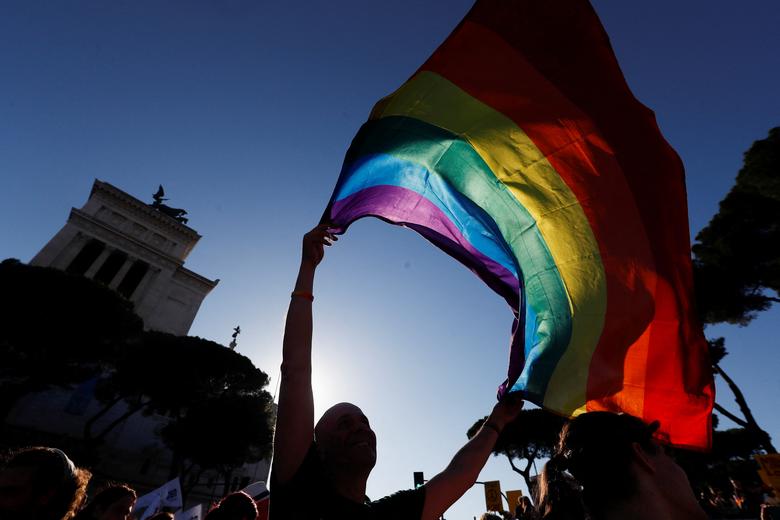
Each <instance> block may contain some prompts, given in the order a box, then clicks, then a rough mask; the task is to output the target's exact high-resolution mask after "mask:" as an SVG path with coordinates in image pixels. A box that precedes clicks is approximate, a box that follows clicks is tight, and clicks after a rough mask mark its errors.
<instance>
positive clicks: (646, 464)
mask: <svg viewBox="0 0 780 520" xmlns="http://www.w3.org/2000/svg"><path fill="white" fill-rule="evenodd" d="M631 456H632V457H633V459H634V462H636V463H637V464H638V465H639V467H640V468H642V469H644V470H645V471H648V472H649V473H655V464H653V460H652V458H651V456H650V454H649V453H647V452H646V451H645V449H644V448H642V445H641V444H639V443H638V442H632V443H631Z"/></svg>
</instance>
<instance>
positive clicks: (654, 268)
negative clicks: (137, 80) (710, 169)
mask: <svg viewBox="0 0 780 520" xmlns="http://www.w3.org/2000/svg"><path fill="white" fill-rule="evenodd" d="M368 215H371V216H375V217H379V218H381V219H384V220H386V221H389V222H391V223H394V224H399V225H403V226H406V227H409V228H411V229H413V230H415V231H417V232H418V233H420V234H421V235H422V236H423V237H425V238H426V239H428V240H429V241H431V242H432V243H433V244H435V245H436V246H437V247H439V248H441V249H442V250H443V251H445V252H447V253H448V254H450V255H452V256H453V257H454V258H456V259H458V260H459V261H460V262H462V263H463V264H465V265H466V266H467V267H468V268H469V269H471V270H472V271H473V272H474V273H476V274H477V276H479V277H480V278H481V279H482V280H483V281H484V282H485V283H486V284H487V285H488V286H489V287H490V288H492V289H493V290H494V291H495V292H496V293H498V294H499V295H501V296H502V297H503V298H504V299H505V300H506V301H507V303H508V304H509V305H510V307H511V308H512V310H513V311H514V313H515V316H516V320H515V326H514V328H513V339H512V345H511V347H510V355H509V369H508V377H507V380H506V381H505V382H504V384H503V385H502V386H501V387H500V389H499V393H504V392H506V391H510V392H518V393H520V394H521V395H522V396H523V397H524V398H526V399H528V400H530V401H532V402H534V403H536V404H539V405H541V406H544V407H545V408H547V409H549V410H552V411H555V412H557V413H561V414H564V415H568V416H572V415H577V414H578V413H582V412H584V411H590V410H612V411H623V412H627V413H630V414H632V415H635V416H638V417H641V418H643V419H645V420H647V421H651V420H659V421H660V422H661V432H662V433H663V434H665V435H666V436H668V438H669V440H670V441H671V442H672V443H673V444H675V445H678V446H687V447H694V448H707V447H708V446H709V443H710V431H711V427H710V417H711V409H712V403H713V399H714V388H713V383H712V374H711V370H710V367H709V361H708V356H707V349H706V342H705V340H704V336H703V334H702V330H701V327H700V325H699V324H698V323H697V320H696V318H695V312H694V308H693V301H692V292H693V291H692V274H691V260H690V237H689V230H688V218H687V207H686V193H685V179H684V174H683V167H682V163H681V161H680V159H679V157H678V156H677V154H676V153H675V152H674V150H672V148H671V147H670V146H669V145H668V143H667V142H666V141H665V140H664V138H663V136H662V135H661V133H660V131H659V129H658V126H657V124H656V122H655V118H654V115H653V113H652V112H651V111H650V110H649V109H648V108H646V107H645V106H644V105H642V104H641V103H639V102H638V101H637V100H636V99H635V98H634V96H633V94H632V93H631V91H630V90H629V88H628V85H627V84H626V82H625V79H624V78H623V75H622V73H621V71H620V68H619V66H618V64H617V61H616V59H615V56H614V54H613V52H612V49H611V47H610V44H609V39H608V37H607V35H606V33H605V32H604V29H603V28H602V26H601V24H600V22H599V20H598V17H597V16H596V13H595V12H594V11H593V8H592V7H591V6H590V5H589V4H588V3H587V1H586V0H545V1H543V2H542V1H538V0H512V1H510V0H478V1H477V3H476V4H475V6H474V7H473V8H472V10H471V11H470V12H469V13H468V15H467V16H466V18H465V19H464V20H463V21H462V22H461V23H460V24H459V25H458V26H457V27H456V28H455V30H454V31H453V33H452V34H451V35H450V36H449V37H448V38H447V39H446V40H445V41H444V43H443V44H442V45H441V46H440V47H439V48H438V49H437V50H436V51H435V52H434V53H433V55H432V56H431V57H430V58H429V59H428V61H426V62H425V64H423V66H422V67H420V69H419V70H418V71H417V72H416V73H415V74H414V75H413V76H412V77H411V78H410V79H409V80H408V81H407V82H406V83H404V84H403V85H402V86H401V87H400V88H399V89H398V90H396V91H395V92H394V93H393V94H391V95H390V96H388V97H386V98H384V99H382V100H380V101H379V102H378V103H377V104H376V106H375V107H374V109H373V111H372V112H371V116H370V118H369V121H368V122H367V123H365V124H364V125H363V127H362V128H361V129H360V131H359V132H358V134H357V136H356V137H355V139H354V140H353V142H352V145H351V147H350V149H349V151H348V152H347V155H346V158H345V161H344V166H343V169H342V172H341V175H340V177H339V180H338V183H337V185H336V188H335V190H334V193H333V196H332V198H331V201H330V203H329V206H328V209H327V210H326V218H329V219H330V221H331V222H332V223H333V224H334V227H335V230H336V232H337V233H341V232H344V231H345V230H346V228H347V227H348V226H349V225H350V223H352V222H353V221H355V220H357V219H359V218H361V217H364V216H368Z"/></svg>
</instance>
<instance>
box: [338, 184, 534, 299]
mask: <svg viewBox="0 0 780 520" xmlns="http://www.w3.org/2000/svg"><path fill="white" fill-rule="evenodd" d="M330 215H331V220H332V222H333V224H334V227H335V228H336V232H338V233H341V232H343V231H345V230H346V228H347V226H349V224H351V223H352V222H354V221H355V220H357V219H359V218H361V217H365V216H369V215H370V216H375V217H379V218H382V219H385V220H388V221H390V222H392V223H394V224H405V225H407V226H408V227H409V228H411V229H414V230H415V231H417V232H418V233H420V234H421V235H423V236H424V237H425V238H426V239H428V240H430V241H431V242H433V243H434V244H435V245H436V246H438V247H439V248H441V249H442V250H444V251H445V252H446V253H447V254H449V255H451V256H453V257H455V258H456V259H457V260H459V261H460V262H461V263H463V264H465V265H466V266H467V267H468V268H469V269H471V270H472V271H474V272H475V273H476V274H477V276H479V277H480V278H481V279H482V280H483V281H484V282H485V283H487V284H488V285H489V286H490V287H491V288H492V289H493V290H495V291H496V292H498V293H499V294H501V295H502V296H503V297H504V299H506V301H507V303H509V305H510V306H511V307H512V309H513V310H514V311H515V312H517V310H518V306H519V299H520V286H519V282H518V280H517V278H516V277H515V276H514V275H513V274H512V273H511V272H510V271H509V270H508V269H507V268H506V267H504V266H502V265H501V264H499V263H498V262H496V261H495V260H493V259H491V258H490V257H488V256H485V255H484V254H482V253H480V252H479V251H478V250H477V249H475V248H474V246H472V245H471V243H469V241H468V240H466V238H465V237H464V236H463V234H462V233H461V232H460V230H459V229H458V227H457V226H456V225H455V224H454V223H453V222H452V221H451V220H450V219H449V218H447V216H446V215H445V214H444V213H443V212H442V211H441V209H439V208H438V207H437V206H436V205H435V204H434V203H432V202H431V201H429V200H428V199H426V198H425V197H423V196H422V195H420V194H419V193H417V192H416V191H413V190H410V189H407V188H402V187H400V186H387V185H384V186H372V187H369V188H365V189H363V190H360V191H358V192H356V193H353V194H352V195H349V196H348V197H345V198H343V199H341V200H338V201H336V202H334V203H333V206H332V207H331V212H330Z"/></svg>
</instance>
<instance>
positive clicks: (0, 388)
mask: <svg viewBox="0 0 780 520" xmlns="http://www.w3.org/2000/svg"><path fill="white" fill-rule="evenodd" d="M0 287H2V288H3V290H2V291H1V292H0V316H1V317H2V327H0V358H1V359H2V360H3V362H2V364H0V395H2V398H0V400H1V401H2V403H0V415H4V413H5V412H7V411H8V409H9V408H10V406H12V405H13V403H14V402H15V401H16V400H18V398H20V397H21V396H23V395H25V394H27V393H30V392H35V391H39V390H43V389H45V388H47V387H49V386H52V385H67V384H71V383H75V382H79V381H83V380H85V379H87V378H89V377H91V376H93V375H95V374H97V373H100V372H101V371H102V370H103V369H104V368H105V367H107V366H110V365H112V364H113V363H114V362H115V361H116V359H117V357H118V356H119V354H120V352H121V351H122V346H123V345H124V343H125V341H126V340H127V339H128V338H132V337H134V336H136V335H138V334H140V333H141V330H142V327H143V322H142V321H141V318H139V317H138V316H137V315H136V314H135V313H134V312H133V305H132V303H130V302H129V301H128V300H126V299H124V298H122V297H121V296H119V295H118V294H117V293H115V292H114V291H112V290H110V289H108V288H107V287H104V286H102V285H100V284H98V283H95V282H93V281H92V280H88V279H86V278H83V277H81V276H75V275H71V274H67V273H65V272H63V271H59V270H57V269H51V268H47V267H35V266H29V265H25V264H22V263H21V262H19V261H18V260H13V259H9V260H5V261H3V262H2V263H0Z"/></svg>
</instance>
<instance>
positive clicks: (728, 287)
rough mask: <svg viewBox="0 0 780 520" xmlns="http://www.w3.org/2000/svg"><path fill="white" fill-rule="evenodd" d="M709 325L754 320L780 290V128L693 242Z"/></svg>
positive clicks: (752, 154)
mask: <svg viewBox="0 0 780 520" xmlns="http://www.w3.org/2000/svg"><path fill="white" fill-rule="evenodd" d="M693 254H694V277H695V282H696V292H697V302H698V307H699V312H700V315H701V317H702V320H703V321H704V322H705V323H720V322H727V323H733V324H739V325H746V324H747V323H749V322H750V321H751V320H752V319H753V318H754V317H755V316H756V314H757V313H758V312H761V311H764V310H766V309H768V308H769V307H770V306H771V305H772V303H774V302H778V301H780V300H778V298H777V295H778V292H780V127H776V128H773V129H772V130H770V131H769V136H768V137H767V138H766V139H763V140H759V141H756V142H755V143H753V145H752V146H751V147H750V149H749V150H748V151H747V152H746V153H745V158H744V165H743V167H742V169H741V170H740V171H739V174H738V175H737V179H736V183H735V184H734V187H733V188H731V191H729V193H728V194H727V195H726V197H725V198H724V199H723V200H722V201H721V202H720V208H719V210H718V213H717V214H716V215H715V216H714V217H712V220H710V222H709V224H708V225H707V226H706V227H705V228H704V229H702V230H701V231H700V232H699V234H698V235H697V236H696V243H695V244H694V246H693Z"/></svg>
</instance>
